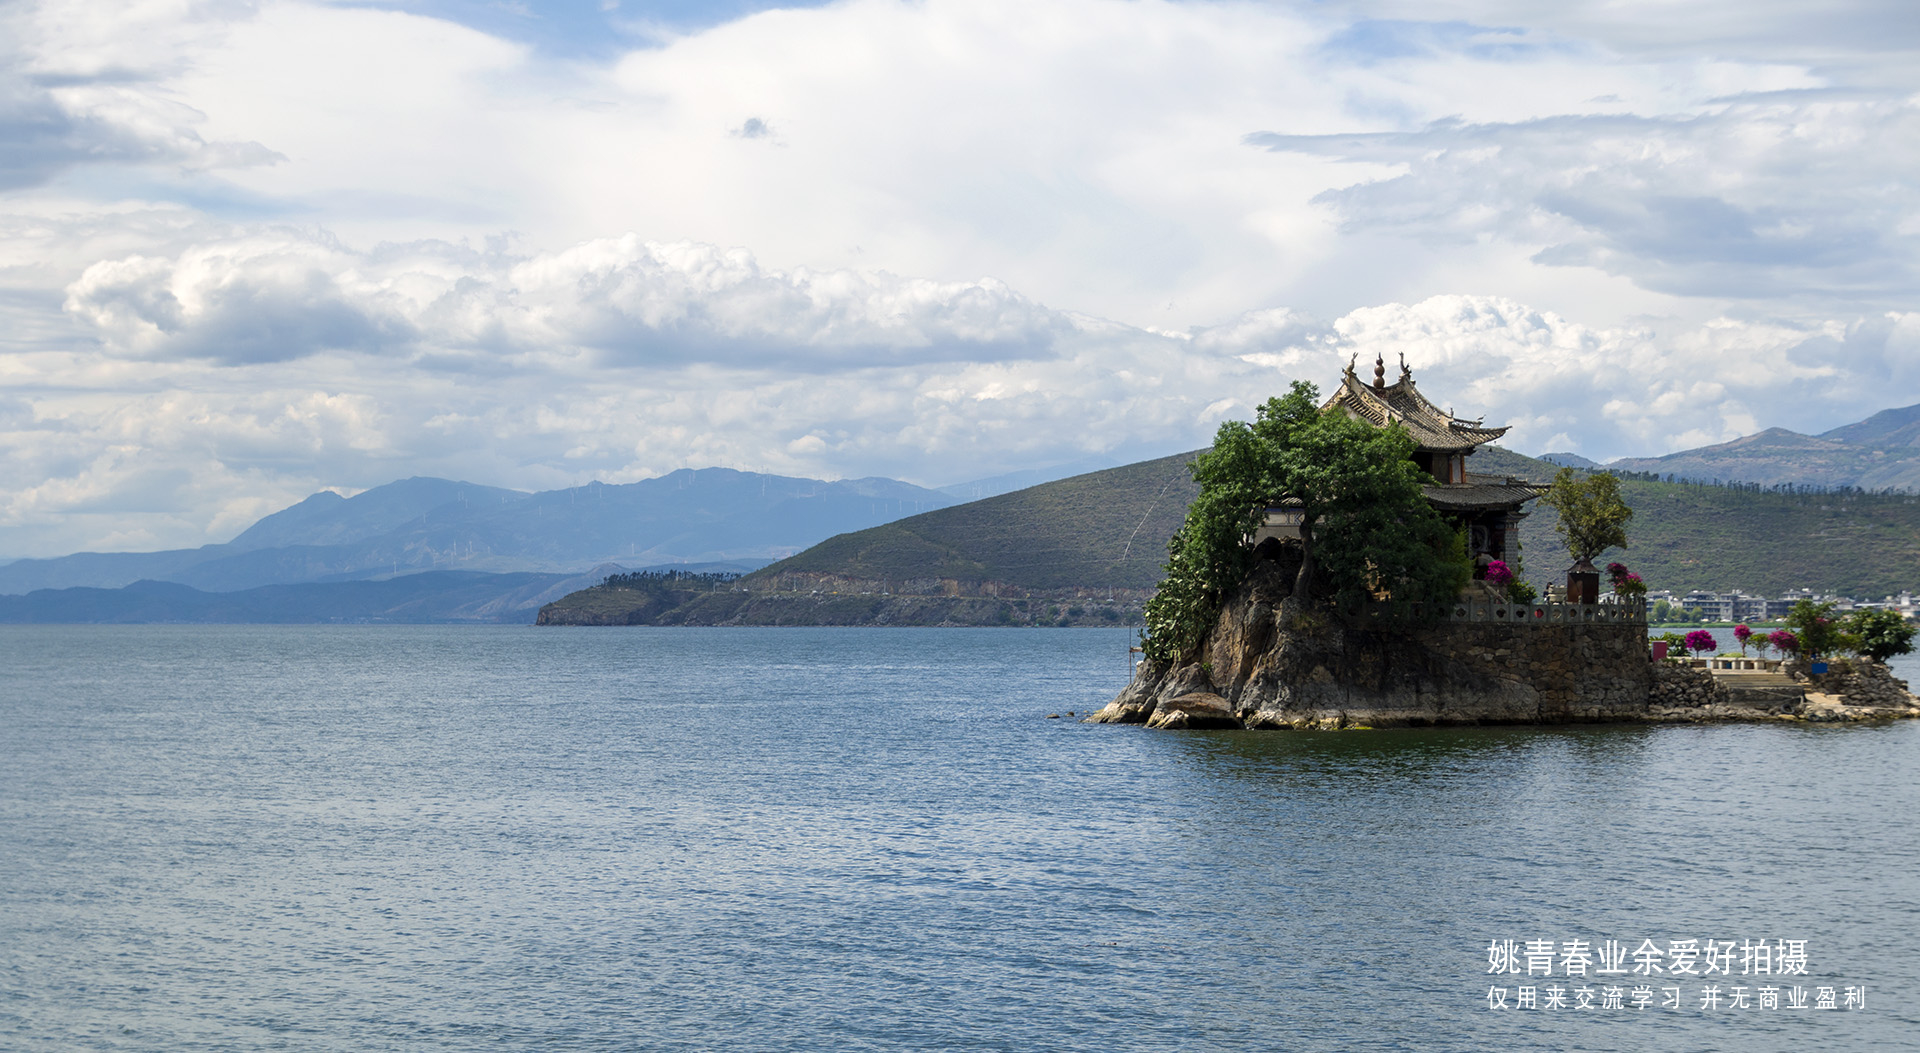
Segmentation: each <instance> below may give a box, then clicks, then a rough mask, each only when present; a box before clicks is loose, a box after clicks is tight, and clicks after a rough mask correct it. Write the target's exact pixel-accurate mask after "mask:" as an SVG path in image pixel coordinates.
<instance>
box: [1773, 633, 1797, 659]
mask: <svg viewBox="0 0 1920 1053" xmlns="http://www.w3.org/2000/svg"><path fill="white" fill-rule="evenodd" d="M1767 642H1768V643H1769V644H1772V645H1773V649H1774V650H1776V651H1779V652H1780V654H1781V655H1783V656H1785V655H1790V654H1798V653H1799V651H1800V638H1799V637H1798V636H1795V635H1793V634H1792V633H1790V632H1788V631H1787V630H1785V629H1775V630H1774V631H1772V632H1770V633H1768V634H1767Z"/></svg>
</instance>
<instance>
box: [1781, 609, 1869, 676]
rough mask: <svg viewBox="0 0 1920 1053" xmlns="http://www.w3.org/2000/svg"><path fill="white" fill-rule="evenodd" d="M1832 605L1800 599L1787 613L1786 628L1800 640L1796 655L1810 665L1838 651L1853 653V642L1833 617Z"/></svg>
mask: <svg viewBox="0 0 1920 1053" xmlns="http://www.w3.org/2000/svg"><path fill="white" fill-rule="evenodd" d="M1834 606H1835V605H1834V604H1833V603H1831V602H1828V603H1815V602H1813V601H1812V600H1801V601H1800V602H1799V603H1796V604H1794V605H1793V610H1791V611H1788V612H1787V628H1789V629H1791V630H1793V635H1794V637H1795V638H1796V639H1797V640H1798V641H1799V647H1798V650H1799V653H1801V654H1804V655H1806V656H1807V660H1808V661H1809V662H1812V661H1818V660H1820V659H1822V658H1830V657H1832V656H1833V654H1834V653H1835V652H1837V651H1843V650H1852V648H1853V644H1854V640H1853V638H1852V637H1850V636H1849V635H1848V634H1847V632H1846V631H1845V630H1844V629H1843V628H1841V626H1840V622H1839V620H1838V619H1836V618H1835V617H1834V616H1833V608H1834Z"/></svg>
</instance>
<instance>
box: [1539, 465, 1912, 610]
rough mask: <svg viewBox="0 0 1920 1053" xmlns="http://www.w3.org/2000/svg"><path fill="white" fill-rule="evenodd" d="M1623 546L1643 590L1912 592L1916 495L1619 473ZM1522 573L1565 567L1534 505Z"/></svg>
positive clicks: (1547, 515)
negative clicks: (1626, 543)
mask: <svg viewBox="0 0 1920 1053" xmlns="http://www.w3.org/2000/svg"><path fill="white" fill-rule="evenodd" d="M1620 490H1621V495H1622V496H1623V497H1625V498H1626V501H1627V503H1628V504H1629V505H1631V506H1632V507H1633V522H1632V523H1631V524H1630V525H1629V526H1628V529H1627V537H1628V538H1629V539H1630V541H1631V545H1630V547H1629V548H1627V549H1626V550H1625V551H1615V552H1613V553H1610V554H1609V555H1608V556H1607V557H1606V558H1607V559H1618V560H1620V561H1621V562H1624V563H1626V564H1628V565H1629V566H1631V567H1633V569H1634V570H1635V571H1637V572H1639V574H1640V576H1641V577H1642V578H1644V579H1645V580H1646V582H1647V586H1648V587H1649V588H1653V589H1673V590H1675V591H1685V590H1691V589H1714V590H1726V589H1744V590H1746V591H1748V592H1756V593H1762V594H1765V595H1769V596H1774V595H1779V594H1780V593H1782V592H1785V591H1787V590H1789V589H1797V588H1812V589H1815V590H1819V591H1833V592H1838V593H1842V594H1845V595H1851V596H1856V597H1862V598H1874V599H1877V598H1879V597H1881V596H1886V595H1889V594H1891V593H1896V592H1900V591H1901V590H1903V589H1913V588H1920V495H1916V494H1905V493H1897V494H1869V493H1861V492H1857V491H1856V492H1834V493H1792V492H1786V491H1770V490H1761V489H1757V488H1753V487H1732V486H1713V485H1707V484H1693V483H1666V482H1654V481H1651V480H1649V479H1645V478H1632V477H1628V478H1626V479H1624V480H1622V482H1621V484H1620ZM1521 543H1522V544H1523V545H1524V546H1525V560H1526V566H1527V571H1528V574H1527V576H1528V577H1529V578H1530V579H1531V580H1533V581H1535V582H1536V583H1544V582H1545V581H1546V580H1548V579H1549V578H1551V577H1552V576H1553V574H1554V573H1555V572H1557V571H1558V570H1560V569H1561V568H1563V567H1565V566H1566V563H1567V556H1566V552H1565V550H1564V549H1563V548H1561V546H1560V544H1559V539H1558V538H1556V537H1555V536H1554V534H1553V513H1552V511H1550V510H1547V509H1541V510H1540V511H1538V512H1537V513H1536V514H1534V515H1532V516H1530V517H1528V519H1527V521H1526V522H1525V523H1524V524H1523V528H1522V531H1521Z"/></svg>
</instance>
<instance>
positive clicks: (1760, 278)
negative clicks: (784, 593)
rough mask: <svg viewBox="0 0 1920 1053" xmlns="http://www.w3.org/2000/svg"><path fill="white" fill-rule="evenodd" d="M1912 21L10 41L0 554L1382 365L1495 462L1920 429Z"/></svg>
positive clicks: (1222, 405)
mask: <svg viewBox="0 0 1920 1053" xmlns="http://www.w3.org/2000/svg"><path fill="white" fill-rule="evenodd" d="M1917 175H1920V6H1916V5H1914V4H1912V3H1911V2H1910V0H1832V2H1828V3H1823V4H1819V5H1813V4H1807V3H1805V2H1804V0H1792V2H1787V0H1744V2H1741V3H1725V4H1717V3H1704V2H1698V0H1551V2H1549V0H1537V2H1522V0H1479V2H1469V0H1421V2H1419V3H1413V2H1410V0H1409V2H1400V0H1353V2H1338V0H1318V2H1308V0H1297V2H1270V3H1262V2H1166V0H1125V2H1122V0H964V2H955V0H919V2H911V3H909V2H900V0H843V2H835V3H809V4H799V5H782V4H775V3H767V2H762V0H718V2H713V3H695V2H689V0H663V2H652V3H649V2H642V0H618V2H614V0H584V2H574V0H567V2H557V3H550V4H549V3H533V2H523V3H515V2H487V0H471V2H469V0H408V2H395V3H378V2H368V0H356V2H345V3H326V2H280V0H261V2H253V0H207V2H194V0H81V2H69V0H47V2H30V0H14V2H4V0H0V442H4V444H5V448H6V454H7V455H6V458H5V461H4V465H3V466H0V557H21V556H45V555H54V554H60V553H64V552H72V551H77V550H83V549H89V550H99V551H112V550H147V549H156V548H167V547H180V546H191V545H199V544H204V543H209V542H218V541H224V540H226V539H228V538H230V537H232V536H233V535H234V534H236V533H238V532H239V531H240V530H241V529H243V528H244V527H246V526H247V525H248V524H250V523H251V522H253V521H254V520H255V519H257V518H258V517H260V516H261V515H264V514H267V513H269V512H272V511H274V510H277V509H279V508H282V507H285V506H286V505H288V504H291V503H293V502H295V501H297V500H299V499H300V498H302V497H304V496H306V495H307V494H310V493H312V492H314V491H317V490H320V489H335V490H338V491H340V492H343V493H349V494H350V493H354V492H357V491H358V490H361V489H364V488H367V487H371V486H376V485H380V484H382V483H385V482H389V481H392V480H394V479H399V478H405V477H408V476H413V475H432V476H441V477H446V478H454V479H463V480H470V481H473V482H478V483H486V484H491V485H495V486H506V487H514V488H519V489H545V488H553V487H560V486H569V485H577V484H580V483H584V482H587V481H590V480H596V479H597V480H602V481H605V482H613V483H618V482H629V481H633V480H638V479H643V478H649V477H652V476H657V475H660V474H663V473H665V472H668V471H672V470H674V469H677V468H683V467H708V466H716V465H717V466H725V467H732V468H738V469H742V470H751V471H768V472H776V473H780V474H787V475H801V476H811V477H819V478H855V477H861V476H869V475H881V476H890V477H894V478H900V479H906V480H909V481H912V482H916V483H920V484H922V485H931V486H938V485H944V484H948V483H954V482H959V481H963V480H969V479H974V478H979V477H984V476H991V475H996V474H1000V473H1004V472H1010V471H1016V470H1021V469H1027V468H1036V467H1045V466H1048V465H1052V464H1062V463H1068V462H1073V463H1099V462H1104V463H1113V464H1119V463H1125V462H1128V461H1131V460H1136V459H1140V458H1142V457H1147V456H1155V455H1160V454H1165V453H1171V452H1175V451H1180V450H1187V449H1193V448H1197V447H1199V446H1202V445H1204V444H1205V443H1206V441H1207V440H1208V438H1209V437H1210V436H1211V435H1212V433H1213V431H1214V430H1215V428H1216V427H1217V426H1218V425H1219V424H1220V422H1221V421H1223V420H1226V419H1230V418H1242V419H1244V418H1248V417H1250V416H1251V415H1252V413H1253V409H1254V407H1256V406H1257V405H1259V404H1260V403H1261V402H1262V401H1264V400H1265V399H1266V398H1268V397H1269V396H1272V395H1274V394H1278V393H1280V392H1282V391H1284V390H1285V388H1286V386H1287V385H1288V384H1289V383H1290V382H1291V381H1293V380H1296V379H1301V380H1308V381H1312V382H1314V383H1316V384H1317V385H1319V386H1320V387H1321V388H1322V389H1323V390H1325V389H1327V388H1328V387H1330V386H1331V385H1332V384H1334V383H1336V382H1337V380H1338V377H1339V375H1340V371H1341V370H1342V369H1343V368H1344V367H1345V366H1346V364H1347V363H1348V362H1349V361H1350V360H1352V359H1353V358H1354V357H1355V356H1358V358H1359V359H1360V360H1361V361H1362V363H1363V365H1362V367H1361V368H1362V370H1363V372H1365V371H1368V364H1370V363H1371V361H1372V360H1373V359H1374V357H1375V356H1376V355H1380V356H1384V358H1385V359H1386V361H1387V362H1388V364H1389V369H1390V371H1397V367H1398V363H1399V359H1400V356H1403V355H1404V356H1405V360H1406V363H1407V365H1408V366H1409V367H1410V368H1412V369H1413V370H1414V375H1415V377H1416V379H1417V380H1418V381H1419V382H1420V384H1421V387H1422V390H1423V391H1426V392H1427V393H1429V395H1430V396H1431V397H1432V398H1434V399H1435V401H1437V402H1439V403H1440V404H1441V405H1442V406H1447V407H1450V408H1453V409H1454V410H1455V411H1456V412H1458V413H1460V414H1461V415H1462V416H1466V417H1484V419H1485V420H1486V421H1487V422H1488V423H1490V424H1506V425H1511V426H1512V431H1511V432H1509V434H1508V436H1507V438H1506V439H1505V440H1504V444H1505V445H1507V446H1509V447H1510V448H1513V449H1516V450H1519V451H1521V452H1525V453H1544V452H1575V453H1580V454H1583V455H1585V456H1588V457H1592V458H1595V459H1598V460H1603V461H1604V460H1607V459H1611V458H1615V457H1623V456H1650V455H1657V454H1661V453H1666V452H1671V451H1674V450H1678V449H1685V448H1690V447H1694V446H1700V445H1704V444H1709V443H1714V442H1720V441H1724V440H1727V439H1732V438H1735V437H1737V436H1740V435H1743V434H1750V433H1752V432H1755V431H1758V430H1761V429H1763V428H1766V427H1774V426H1778V427H1786V428H1791V429H1794V430H1797V431H1803V432H1819V431H1823V430H1825V429H1828V428H1832V427H1835V426H1838V425H1841V424H1845V423H1849V422H1852V421H1855V420H1859V419H1862V418H1864V417H1866V416H1868V415H1870V414H1872V413H1874V412H1876V411H1878V410H1881V409H1887V408H1891V407H1897V406H1905V405H1909V404H1913V403H1916V402H1920V303H1917V302H1916V290H1917V289H1920V276H1917V269H1920V184H1917V183H1916V176H1917Z"/></svg>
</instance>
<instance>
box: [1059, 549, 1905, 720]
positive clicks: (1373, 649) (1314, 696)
mask: <svg viewBox="0 0 1920 1053" xmlns="http://www.w3.org/2000/svg"><path fill="white" fill-rule="evenodd" d="M1292 576H1293V568H1291V567H1288V566H1286V565H1285V564H1281V563H1274V562H1265V561H1263V562H1262V564H1261V565H1260V566H1259V567H1257V568H1256V569H1255V571H1254V572H1253V573H1252V574H1251V575H1249V577H1248V578H1247V580H1246V581H1245V583H1244V584H1243V585H1242V587H1241V588H1240V589H1239V590H1238V591H1237V592H1236V593H1235V594H1234V596H1233V597H1232V599H1231V600H1230V601H1229V602H1228V603H1227V604H1226V605H1225V606H1224V607H1223V609H1222V610H1221V612H1220V616H1219V620H1218V622H1217V623H1216V624H1215V625H1214V627H1213V629H1212V630H1211V631H1210V632H1209V633H1208V634H1207V638H1206V642H1205V644H1204V646H1203V647H1201V648H1200V650H1199V651H1198V653H1197V654H1195V655H1193V656H1192V657H1193V660H1192V661H1188V662H1183V663H1177V662H1157V661H1154V660H1152V659H1149V660H1146V661H1143V662H1141V663H1140V665H1139V666H1138V669H1137V671H1136V673H1135V675H1134V677H1133V679H1132V681H1131V682H1130V683H1128V684H1127V686H1126V689H1125V690H1123V691H1121V692H1120V695H1119V697H1117V698H1115V699H1114V700H1113V701H1112V702H1110V703H1108V704H1107V706H1106V707H1105V708H1104V709H1101V710H1100V711H1099V712H1097V713H1095V714H1094V715H1093V716H1092V717H1091V718H1090V719H1091V720H1093V721H1095V722H1097V723H1115V724H1140V723H1144V724H1147V725H1148V726H1150V727H1155V728H1302V729H1304V728H1315V729H1339V728H1353V727H1370V728H1387V727H1431V726H1440V725H1449V724H1454V725H1458V724H1571V723H1656V724H1659V723H1714V722H1732V721H1765V722H1773V721H1816V722H1820V721H1861V720H1885V719H1894V718H1906V717H1920V699H1916V698H1915V697H1914V696H1913V695H1912V694H1911V693H1909V692H1908V690H1907V685H1906V683H1904V682H1903V681H1900V680H1897V679H1895V678H1894V677H1893V675H1892V674H1891V673H1890V672H1888V670H1887V667H1886V666H1885V665H1883V664H1881V663H1877V662H1870V661H1866V660H1864V659H1853V660H1847V659H1841V660H1836V661H1834V662H1833V663H1831V664H1830V666H1829V669H1828V671H1827V672H1826V673H1824V674H1820V675H1810V674H1807V673H1804V672H1802V671H1799V670H1797V669H1794V668H1793V667H1791V666H1789V667H1787V669H1786V670H1785V671H1746V670H1729V671H1727V672H1725V673H1717V671H1715V670H1711V669H1703V668H1693V667H1687V666H1681V665H1677V664H1674V663H1673V662H1670V661H1662V662H1654V661H1652V659H1651V656H1650V654H1649V652H1648V641H1647V632H1646V623H1645V621H1644V620H1642V619H1638V618H1628V617H1624V613H1625V612H1624V611H1623V610H1621V609H1620V608H1619V607H1617V606H1615V605H1607V604H1596V605H1592V606H1590V607H1586V608H1585V609H1582V607H1581V606H1580V605H1571V604H1499V603H1493V602H1489V601H1484V600H1481V601H1475V600H1467V601H1462V602H1461V603H1460V604H1458V605H1457V606H1456V607H1455V608H1454V610H1453V611H1450V612H1448V613H1447V616H1446V617H1445V618H1443V619H1442V620H1437V621H1433V622H1430V623H1423V622H1406V623H1397V622H1395V621H1393V620H1391V619H1390V618H1386V617H1379V618H1369V617H1368V616H1367V615H1366V614H1365V613H1359V614H1343V613H1341V612H1338V611H1334V610H1332V609H1327V608H1320V609H1307V608H1305V607H1304V606H1303V605H1296V604H1289V603H1288V602H1287V601H1288V600H1289V599H1290V598H1291V592H1290V585H1291V583H1292V582H1291V579H1292ZM1730 664H1737V663H1730Z"/></svg>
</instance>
